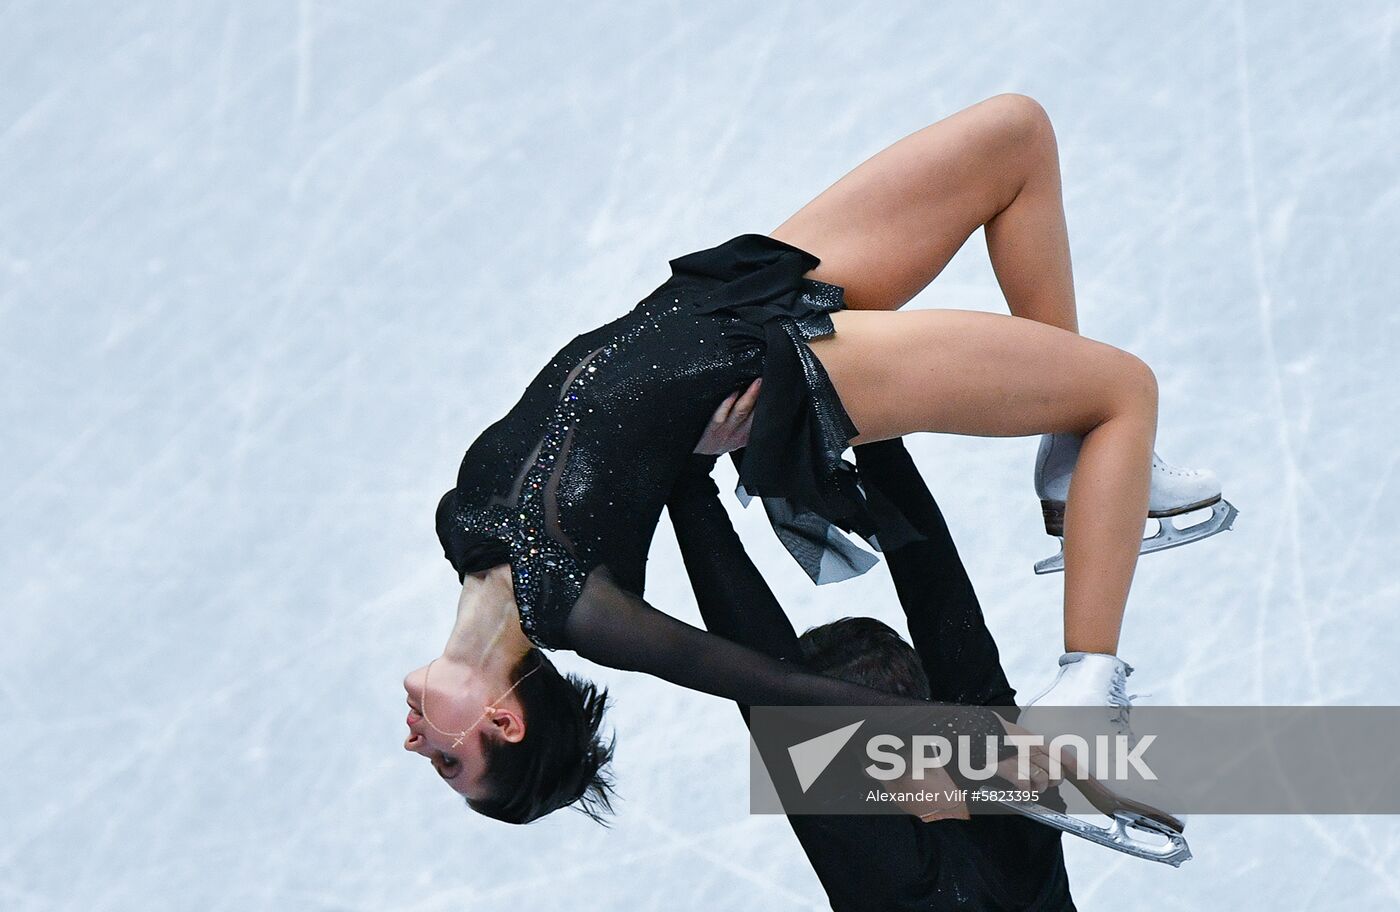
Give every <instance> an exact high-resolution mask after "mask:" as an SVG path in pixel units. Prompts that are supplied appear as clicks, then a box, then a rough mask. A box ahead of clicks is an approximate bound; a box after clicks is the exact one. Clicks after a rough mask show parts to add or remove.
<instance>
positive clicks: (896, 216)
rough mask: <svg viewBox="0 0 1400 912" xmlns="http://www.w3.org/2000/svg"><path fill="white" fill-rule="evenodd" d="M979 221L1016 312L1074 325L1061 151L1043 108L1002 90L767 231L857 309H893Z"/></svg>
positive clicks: (909, 140) (873, 161)
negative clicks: (811, 263)
mask: <svg viewBox="0 0 1400 912" xmlns="http://www.w3.org/2000/svg"><path fill="white" fill-rule="evenodd" d="M983 226H985V233H986V238H987V252H988V254H989V256H990V257H991V261H992V268H993V270H994V271H995V272H996V276H997V281H998V282H999V283H1000V285H1001V289H1002V293H1003V294H1004V295H1005V296H1006V301H1007V304H1008V305H1009V306H1010V308H1011V312H1012V313H1013V314H1015V315H1016V316H1018V317H1025V318H1026V319H1030V320H1036V321H1038V322H1041V323H1048V324H1050V325H1052V326H1058V327H1060V328H1061V329H1067V330H1070V331H1072V332H1077V331H1078V319H1077V317H1076V313H1075V301H1074V280H1073V274H1072V270H1071V267H1070V255H1069V234H1068V231H1067V230H1066V227H1065V214H1064V204H1063V202H1062V200H1061V190H1060V160H1059V149H1058V146H1057V144H1056V142H1055V131H1054V129H1053V128H1052V127H1051V125H1050V119H1049V117H1048V116H1046V114H1045V110H1044V109H1043V108H1041V106H1040V105H1039V104H1038V103H1036V102H1035V101H1034V100H1032V99H1030V98H1027V97H1026V96H1024V95H998V96H996V97H994V98H989V99H987V100H986V101H983V102H980V103H979V104H975V105H973V106H972V107H970V108H966V109H964V110H962V111H959V112H957V113H956V114H953V115H952V116H950V117H947V118H945V119H944V120H940V121H939V122H937V123H935V124H932V125H931V126H928V127H925V128H923V129H922V130H919V131H918V132H916V133H913V134H910V135H909V136H906V137H905V138H904V139H901V140H900V141H899V142H896V143H895V144H894V145H892V146H889V147H888V148H886V149H884V150H883V151H881V152H879V153H878V154H876V155H875V156H873V157H872V158H870V159H868V160H867V161H865V162H863V163H861V164H860V165H859V166H858V167H856V168H855V169H854V170H852V171H851V172H850V173H849V174H847V175H846V176H845V177H843V178H841V180H839V181H837V182H836V183H835V184H833V185H832V186H831V187H830V188H828V189H827V190H825V191H824V192H822V194H821V195H819V196H818V197H817V198H816V199H814V200H812V201H811V202H810V203H808V204H807V205H806V206H804V207H802V209H801V210H800V211H798V212H797V213H796V214H795V215H793V216H792V217H791V218H790V219H788V220H787V221H786V222H784V223H783V224H782V225H780V226H779V227H778V228H776V229H775V230H774V231H772V232H771V234H772V236H773V237H775V238H777V239H778V240H781V241H786V242H787V243H789V244H793V245H795V246H797V247H801V248H802V249H803V250H806V251H808V252H810V253H813V254H815V255H816V256H817V257H818V258H820V259H821V261H822V262H821V265H820V266H819V267H817V269H816V270H814V271H813V272H812V273H811V276H812V277H813V278H816V279H821V280H823V281H827V282H831V283H833V284H836V285H840V286H842V287H843V288H844V289H845V291H846V303H847V305H848V306H850V307H851V308H853V309H860V310H895V309H897V308H899V307H901V306H902V305H903V304H904V303H905V302H907V301H908V300H909V299H910V298H912V297H914V295H916V294H918V293H919V291H921V290H922V289H923V288H924V287H925V286H926V285H928V283H929V282H931V281H933V279H934V277H935V276H937V275H938V274H939V273H940V272H942V271H943V267H944V266H946V265H947V264H948V261H949V260H950V259H952V257H953V254H955V253H956V252H957V251H958V249H959V248H961V247H962V245H963V244H964V243H965V242H966V241H967V239H968V238H969V237H970V236H971V235H972V233H973V232H974V231H976V230H977V229H978V228H979V227H983Z"/></svg>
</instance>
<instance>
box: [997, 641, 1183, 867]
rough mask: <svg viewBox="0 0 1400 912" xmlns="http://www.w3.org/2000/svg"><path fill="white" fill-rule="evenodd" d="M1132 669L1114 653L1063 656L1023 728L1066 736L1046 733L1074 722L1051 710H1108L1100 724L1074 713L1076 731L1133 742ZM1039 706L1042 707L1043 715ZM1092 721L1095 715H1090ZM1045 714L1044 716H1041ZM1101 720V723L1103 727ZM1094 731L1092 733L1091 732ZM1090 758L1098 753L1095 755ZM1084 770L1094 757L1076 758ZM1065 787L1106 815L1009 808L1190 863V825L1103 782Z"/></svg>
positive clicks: (1072, 781)
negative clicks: (1187, 829)
mask: <svg viewBox="0 0 1400 912" xmlns="http://www.w3.org/2000/svg"><path fill="white" fill-rule="evenodd" d="M1132 671H1133V669H1132V666H1130V665H1128V664H1127V663H1126V662H1124V661H1123V660H1122V659H1120V658H1118V657H1117V656H1113V655H1106V654H1102V653H1085V652H1067V653H1065V654H1064V655H1063V656H1061V657H1060V671H1059V674H1058V675H1057V676H1056V677H1055V680H1054V682H1053V683H1052V684H1051V685H1050V686H1049V687H1047V688H1046V689H1045V690H1044V691H1042V692H1041V693H1040V694H1039V695H1037V696H1036V697H1035V698H1034V699H1033V700H1031V701H1030V703H1028V704H1027V705H1026V709H1025V710H1024V711H1023V712H1022V713H1021V715H1020V718H1019V719H1018V720H1017V721H1018V723H1019V724H1020V725H1021V726H1022V727H1024V728H1026V729H1028V730H1030V731H1032V732H1036V733H1038V734H1041V735H1044V736H1045V737H1047V738H1051V737H1053V736H1054V735H1056V734H1062V733H1063V732H1056V731H1047V730H1046V729H1047V728H1056V727H1060V726H1058V725H1056V723H1057V722H1058V723H1061V724H1063V723H1065V722H1067V721H1069V719H1068V715H1067V714H1056V713H1054V712H1050V711H1047V708H1048V707H1052V706H1059V707H1105V708H1106V710H1107V712H1105V714H1104V717H1103V719H1102V720H1099V719H1097V718H1094V719H1092V720H1088V719H1084V718H1082V714H1075V716H1076V723H1075V724H1074V725H1073V728H1074V732H1073V733H1074V734H1078V735H1080V736H1083V737H1086V739H1087V738H1092V737H1093V736H1094V735H1098V734H1101V735H1109V736H1114V737H1116V736H1119V735H1122V736H1125V737H1126V738H1127V739H1128V740H1127V741H1126V742H1124V744H1130V743H1132V741H1133V740H1134V739H1133V735H1132V728H1131V726H1130V724H1129V719H1128V710H1129V708H1130V707H1131V705H1132V698H1131V697H1130V696H1129V695H1128V693H1127V680H1128V675H1130V674H1132ZM1036 707H1040V712H1037V710H1036ZM1090 715H1091V716H1094V715H1096V714H1093V713H1091V714H1090ZM1037 716H1040V718H1039V719H1037V718H1036V717H1037ZM1100 721H1101V723H1102V724H1099V723H1100ZM1091 728H1092V729H1094V730H1093V731H1090V730H1088V729H1091ZM1090 753H1091V754H1094V753H1095V752H1094V751H1093V749H1091V750H1090ZM1078 760H1079V763H1080V769H1081V770H1082V771H1083V772H1085V773H1087V774H1090V775H1093V774H1095V770H1094V769H1093V768H1092V767H1093V763H1094V758H1092V757H1080V758H1078ZM1060 787H1061V788H1064V787H1072V788H1074V789H1076V790H1077V791H1079V792H1080V793H1081V794H1082V795H1083V796H1084V797H1085V798H1087V799H1088V801H1089V802H1090V804H1092V805H1093V806H1094V807H1095V808H1096V809H1097V810H1098V812H1099V814H1102V815H1103V816H1102V817H1098V816H1096V815H1091V816H1090V817H1088V818H1086V817H1085V816H1083V815H1072V814H1067V813H1064V812H1062V811H1058V810H1055V809H1053V808H1048V807H1046V806H1044V805H1042V804H1039V803H1036V802H1034V801H1003V802H1000V803H1001V804H1003V805H1004V806H1006V807H1007V808H1009V809H1011V810H1014V811H1016V812H1017V813H1020V814H1024V815H1025V816H1027V817H1030V818H1031V819H1033V820H1035V821H1037V822H1038V823H1043V824H1045V825H1046V826H1050V827H1054V828H1055V829H1057V830H1060V831H1062V832H1065V833H1069V834H1071V835H1073V836H1078V837H1080V838H1082V839H1087V840H1089V841H1090V842H1094V843H1097V844H1099V845H1102V846H1106V847H1108V848H1111V849H1114V850H1115V851H1119V852H1123V853H1125V854H1128V855H1132V856H1134V857H1136V858H1144V859H1147V860H1148V861H1157V862H1161V863H1162V864H1168V865H1171V866H1172V867H1179V866H1180V865H1181V864H1182V863H1183V862H1185V861H1187V860H1189V859H1190V858H1191V848H1190V846H1189V845H1187V843H1186V837H1185V836H1183V835H1182V830H1183V829H1184V828H1185V823H1184V821H1183V820H1182V819H1181V818H1178V817H1174V816H1172V815H1171V814H1168V813H1166V812H1164V811H1161V810H1159V809H1157V808H1156V807H1153V806H1152V805H1150V804H1148V803H1146V802H1144V801H1143V800H1141V799H1139V798H1134V797H1131V796H1130V795H1128V794H1127V793H1126V792H1125V791H1124V790H1123V786H1122V785H1119V784H1116V783H1115V786H1114V788H1112V789H1110V788H1109V787H1107V786H1105V785H1104V784H1103V783H1102V782H1099V781H1098V780H1097V779H1094V778H1088V776H1084V775H1076V776H1073V777H1071V776H1068V775H1067V776H1066V778H1065V781H1064V782H1063V783H1061V786H1060Z"/></svg>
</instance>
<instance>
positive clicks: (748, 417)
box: [695, 379, 763, 456]
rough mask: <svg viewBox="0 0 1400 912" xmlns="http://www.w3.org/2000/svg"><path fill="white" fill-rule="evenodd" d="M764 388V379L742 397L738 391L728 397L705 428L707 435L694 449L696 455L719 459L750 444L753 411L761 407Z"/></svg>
mask: <svg viewBox="0 0 1400 912" xmlns="http://www.w3.org/2000/svg"><path fill="white" fill-rule="evenodd" d="M762 385H763V381H762V380H761V379H759V380H755V381H754V382H752V383H750V384H749V388H748V389H746V390H744V391H743V394H742V395H740V391H739V390H735V391H734V392H732V393H730V394H729V395H728V396H726V397H725V399H724V401H723V402H721V403H720V404H719V408H717V409H715V413H714V414H713V415H712V416H710V423H709V424H708V425H706V427H705V433H704V434H702V435H701V436H700V442H699V443H697V444H696V445H695V452H697V453H703V454H704V455H706V456H718V455H719V454H720V453H728V452H730V451H731V450H739V449H743V447H744V446H745V445H746V444H748V442H749V429H750V428H751V427H752V426H753V409H754V405H756V404H757V403H758V391H759V388H760V387H761V386H762Z"/></svg>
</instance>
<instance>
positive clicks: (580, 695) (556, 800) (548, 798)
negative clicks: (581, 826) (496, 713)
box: [467, 649, 613, 823]
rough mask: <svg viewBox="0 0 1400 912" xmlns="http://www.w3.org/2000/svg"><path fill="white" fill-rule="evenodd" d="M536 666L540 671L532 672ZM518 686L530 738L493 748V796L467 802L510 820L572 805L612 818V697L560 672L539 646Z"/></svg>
mask: <svg viewBox="0 0 1400 912" xmlns="http://www.w3.org/2000/svg"><path fill="white" fill-rule="evenodd" d="M531 669H537V671H536V673H534V674H531V673H530V671H531ZM517 673H518V674H520V675H522V676H524V675H529V676H528V677H525V678H524V679H523V680H521V681H520V684H519V686H518V687H517V688H516V693H517V694H519V695H520V702H521V704H522V705H523V706H524V709H525V718H526V728H525V737H524V738H523V739H521V740H520V741H515V742H511V741H506V740H501V739H496V740H492V741H491V742H489V743H488V744H487V747H486V751H485V753H486V768H487V775H488V776H489V777H490V780H491V786H490V790H489V792H488V794H486V795H485V796H483V797H480V798H468V799H467V805H468V806H469V807H471V808H472V810H474V811H476V812H477V813H479V814H485V815H486V816H487V817H492V818H494V819H496V820H504V821H505V822H506V823H529V822H531V821H532V820H538V819H539V818H541V817H543V816H544V815H545V814H548V813H551V812H553V811H556V810H558V809H559V808H561V807H565V806H566V805H570V804H577V806H578V809H579V810H580V811H582V812H583V813H585V814H587V815H588V816H589V817H591V818H593V819H594V820H597V821H599V822H602V819H603V816H604V815H605V814H608V813H611V811H612V804H611V797H612V780H611V778H610V777H609V776H608V774H607V770H606V767H607V765H608V763H609V761H611V760H612V752H613V742H612V740H611V739H609V740H608V741H607V742H606V743H604V741H603V739H602V735H601V728H602V724H603V713H604V711H605V710H606V709H607V702H608V693H607V691H606V690H600V689H599V688H598V686H597V685H596V684H594V683H593V682H592V681H586V680H584V679H583V678H581V677H579V676H578V675H573V674H569V675H566V674H561V673H560V671H559V669H557V668H555V667H554V663H553V662H551V661H550V660H549V659H548V658H546V657H545V654H544V653H543V652H541V651H540V650H538V649H535V650H533V651H532V652H531V653H530V654H529V655H527V656H526V657H525V658H524V659H521V661H520V665H519V667H518V668H517Z"/></svg>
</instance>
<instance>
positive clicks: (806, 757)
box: [788, 719, 865, 795]
mask: <svg viewBox="0 0 1400 912" xmlns="http://www.w3.org/2000/svg"><path fill="white" fill-rule="evenodd" d="M864 724H865V720H864V719H862V720H860V721H859V722H852V723H851V724H850V725H847V726H845V727H844V728H838V729H836V731H831V732H827V733H826V734H824V735H817V736H816V737H815V738H810V739H808V740H806V741H803V742H801V743H799V744H794V745H793V746H792V747H789V748H788V756H789V757H791V758H792V768H793V769H794V770H795V771H796V772H797V784H798V785H800V786H801V787H802V794H804V795H805V794H807V789H809V788H811V786H812V783H813V782H816V781H817V777H818V776H820V775H821V774H822V773H823V772H825V770H826V768H827V767H828V766H830V765H831V761H832V760H835V759H836V755H837V754H839V753H841V748H843V747H845V746H846V742H847V741H850V740H851V737H852V736H853V735H855V733H856V729H858V728H860V727H861V726H862V725H864Z"/></svg>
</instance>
